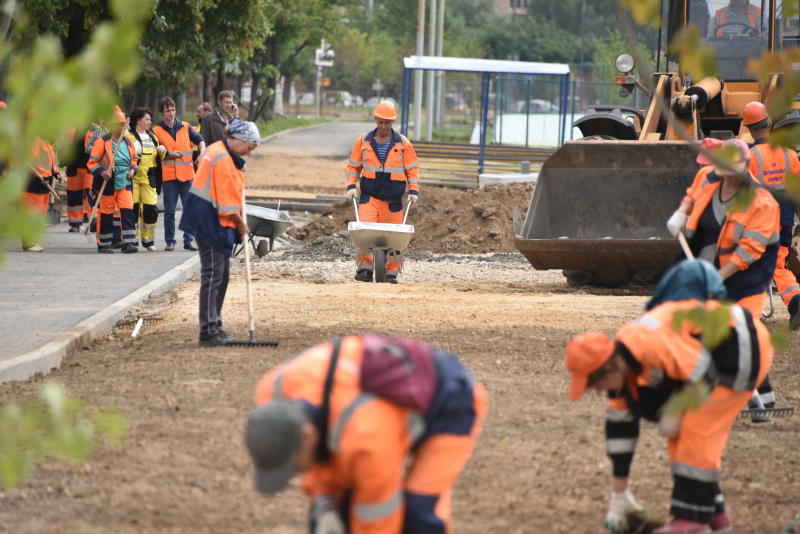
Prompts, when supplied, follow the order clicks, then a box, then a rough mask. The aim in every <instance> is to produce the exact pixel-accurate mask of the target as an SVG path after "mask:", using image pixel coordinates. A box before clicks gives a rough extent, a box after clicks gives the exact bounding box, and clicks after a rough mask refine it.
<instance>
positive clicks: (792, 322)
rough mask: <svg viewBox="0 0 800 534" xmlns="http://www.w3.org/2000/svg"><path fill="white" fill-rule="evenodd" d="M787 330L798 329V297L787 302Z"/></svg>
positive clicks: (799, 319) (799, 302)
mask: <svg viewBox="0 0 800 534" xmlns="http://www.w3.org/2000/svg"><path fill="white" fill-rule="evenodd" d="M789 328H791V329H792V330H797V329H798V328H800V295H795V296H794V297H792V300H790V301H789Z"/></svg>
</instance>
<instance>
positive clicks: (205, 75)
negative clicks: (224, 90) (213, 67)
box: [200, 72, 212, 102]
mask: <svg viewBox="0 0 800 534" xmlns="http://www.w3.org/2000/svg"><path fill="white" fill-rule="evenodd" d="M210 86H211V83H210V80H209V79H208V73H207V72H203V92H202V94H201V96H200V98H201V99H202V100H203V102H211V101H212V100H211V95H209V94H208V92H209V89H210Z"/></svg>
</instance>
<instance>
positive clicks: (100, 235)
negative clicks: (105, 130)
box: [86, 106, 139, 254]
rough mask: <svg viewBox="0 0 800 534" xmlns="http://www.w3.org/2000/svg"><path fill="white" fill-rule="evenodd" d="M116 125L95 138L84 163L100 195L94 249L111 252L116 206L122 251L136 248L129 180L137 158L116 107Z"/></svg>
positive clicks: (127, 251)
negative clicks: (87, 158) (98, 222)
mask: <svg viewBox="0 0 800 534" xmlns="http://www.w3.org/2000/svg"><path fill="white" fill-rule="evenodd" d="M116 116H117V128H116V129H115V130H114V132H113V133H112V134H109V135H106V136H105V137H103V138H102V139H98V140H96V141H95V142H94V145H92V153H91V154H90V155H89V161H88V162H87V164H86V166H87V168H88V169H89V172H91V173H92V175H93V176H94V179H95V185H96V189H97V190H98V192H99V193H98V194H101V195H102V197H101V198H100V224H99V225H98V227H97V252H98V253H101V254H112V253H113V252H114V251H113V249H112V248H111V241H112V239H113V237H114V212H115V211H117V210H119V212H120V223H121V238H122V252H123V253H125V254H129V253H132V252H139V247H138V246H137V245H136V212H135V211H134V209H133V182H132V181H131V179H132V178H133V176H134V175H135V174H136V169H137V167H136V166H137V164H138V162H139V158H138V156H137V155H136V147H135V146H134V144H133V141H131V139H130V138H129V137H127V136H126V135H125V129H126V127H127V124H128V119H127V118H125V114H124V113H123V112H122V110H121V109H119V106H117V107H116Z"/></svg>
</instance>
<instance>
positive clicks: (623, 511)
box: [603, 490, 644, 532]
mask: <svg viewBox="0 0 800 534" xmlns="http://www.w3.org/2000/svg"><path fill="white" fill-rule="evenodd" d="M631 511H636V512H644V508H642V507H641V506H640V505H639V503H638V502H636V499H634V498H633V494H632V493H631V492H630V491H628V490H625V491H623V492H621V493H612V494H611V502H610V503H609V505H608V513H607V514H606V522H605V524H604V525H603V526H604V527H605V528H606V529H608V530H610V531H612V532H621V531H623V530H624V529H625V528H626V527H627V523H628V520H627V518H626V516H627V515H628V512H631Z"/></svg>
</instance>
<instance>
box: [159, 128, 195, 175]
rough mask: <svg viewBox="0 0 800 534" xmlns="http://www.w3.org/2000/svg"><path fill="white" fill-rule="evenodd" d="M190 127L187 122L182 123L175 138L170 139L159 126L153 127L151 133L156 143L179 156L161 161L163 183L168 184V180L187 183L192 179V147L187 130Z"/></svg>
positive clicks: (166, 132) (170, 136)
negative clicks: (154, 136)
mask: <svg viewBox="0 0 800 534" xmlns="http://www.w3.org/2000/svg"><path fill="white" fill-rule="evenodd" d="M191 127H192V126H191V125H190V124H189V123H188V122H184V123H182V124H181V126H180V128H178V131H177V132H176V134H175V137H172V135H171V134H170V133H169V132H168V131H167V130H165V129H164V128H163V127H162V126H161V125H156V126H154V127H153V133H154V134H156V137H157V138H158V142H159V143H161V144H162V145H164V147H165V148H166V149H167V150H168V151H169V152H178V153H179V154H180V157H179V158H177V159H164V160H162V161H161V179H162V180H163V181H164V182H169V181H170V180H180V181H181V182H188V181H189V180H192V179H194V162H193V161H192V146H193V145H192V141H191V139H190V138H189V128H191Z"/></svg>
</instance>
